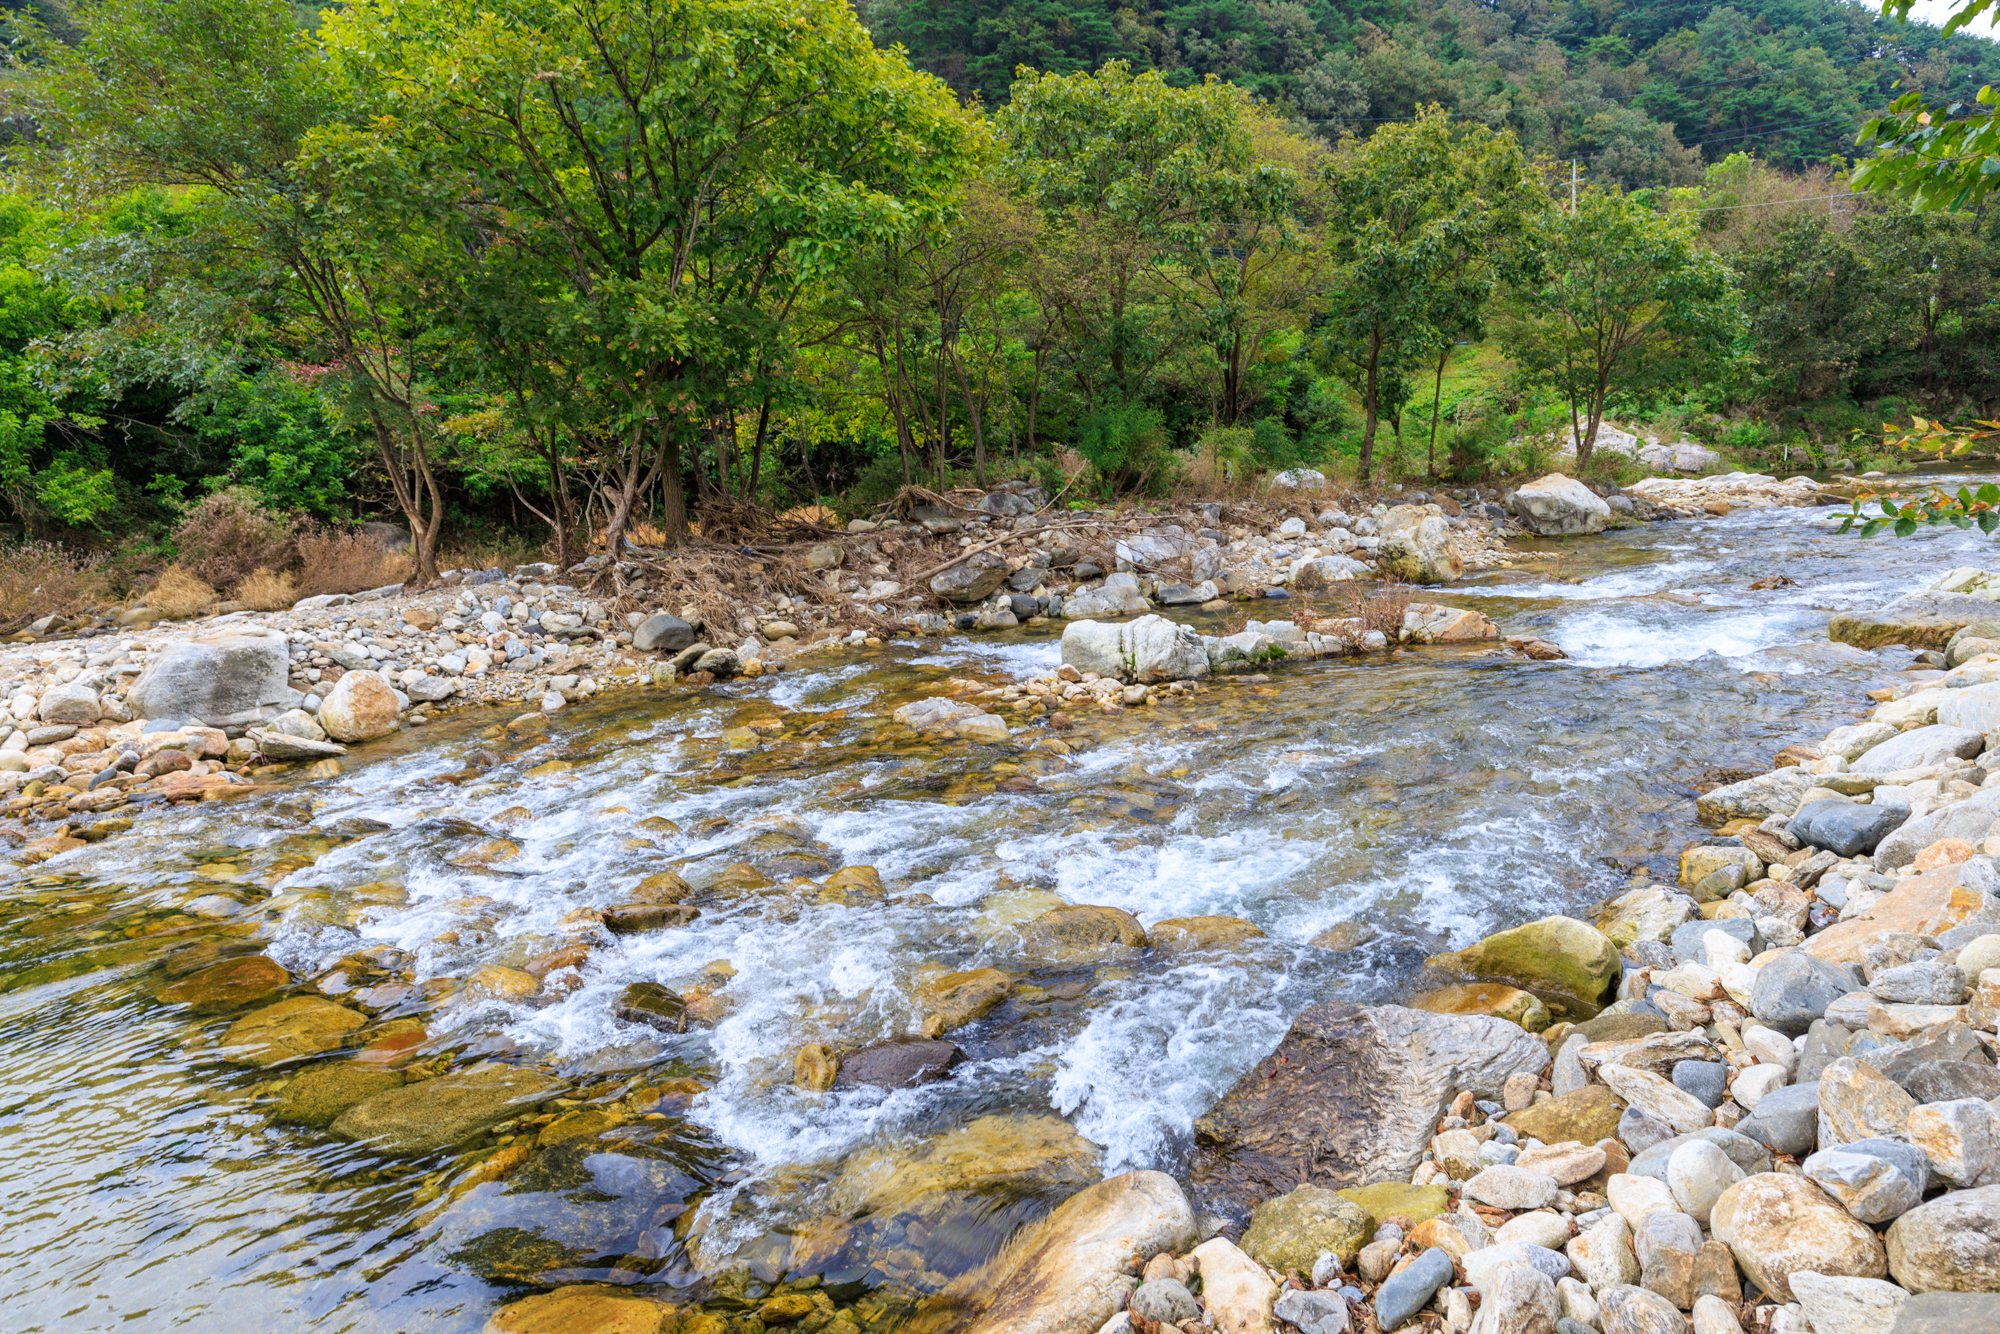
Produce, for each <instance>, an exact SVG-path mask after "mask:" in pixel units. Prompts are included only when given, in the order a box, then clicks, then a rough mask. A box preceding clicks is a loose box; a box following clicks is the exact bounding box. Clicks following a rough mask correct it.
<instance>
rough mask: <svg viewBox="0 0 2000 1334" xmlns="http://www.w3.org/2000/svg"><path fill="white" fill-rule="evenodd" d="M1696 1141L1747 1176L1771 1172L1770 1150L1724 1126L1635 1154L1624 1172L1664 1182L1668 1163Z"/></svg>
mask: <svg viewBox="0 0 2000 1334" xmlns="http://www.w3.org/2000/svg"><path fill="white" fill-rule="evenodd" d="M1697 1140H1700V1141H1702V1142H1703V1143H1706V1144H1711V1145H1713V1146H1715V1147H1716V1148H1717V1149H1720V1150H1721V1151H1722V1153H1723V1155H1724V1156H1725V1157H1727V1158H1728V1159H1729V1161H1730V1162H1732V1163H1734V1164H1736V1166H1737V1167H1739V1168H1741V1169H1742V1170H1743V1172H1744V1173H1745V1174H1746V1175H1754V1174H1756V1173H1758V1172H1768V1171H1770V1170H1771V1151H1770V1150H1769V1149H1767V1148H1765V1147H1764V1146H1763V1145H1762V1144H1760V1143H1758V1142H1757V1141H1756V1140H1754V1139H1751V1138H1750V1137H1749V1136H1747V1135H1743V1134H1739V1133H1738V1132H1736V1131H1734V1130H1731V1129H1728V1128H1727V1127H1725V1126H1705V1127H1703V1128H1702V1129H1700V1130H1696V1131H1693V1132H1691V1133H1689V1134H1685V1135H1676V1136H1674V1137H1673V1138H1672V1139H1669V1140H1665V1141H1663V1142H1661V1143H1659V1144H1655V1145H1653V1146H1652V1147H1650V1148H1648V1149H1645V1150H1643V1151H1641V1152H1639V1153H1636V1154H1634V1155H1633V1156H1632V1160H1631V1163H1630V1165H1629V1166H1627V1167H1626V1169H1625V1170H1626V1172H1627V1174H1629V1175H1631V1176H1645V1177H1652V1178H1654V1179H1655V1180H1657V1181H1665V1180H1666V1179H1667V1164H1668V1163H1669V1162H1671V1161H1672V1160H1673V1156H1674V1154H1675V1153H1676V1152H1677V1151H1679V1149H1680V1148H1681V1146H1682V1145H1685V1144H1692V1143H1694V1142H1695V1141H1697Z"/></svg>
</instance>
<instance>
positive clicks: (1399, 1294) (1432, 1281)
mask: <svg viewBox="0 0 2000 1334" xmlns="http://www.w3.org/2000/svg"><path fill="white" fill-rule="evenodd" d="M1451 1277H1452V1263H1451V1257H1450V1256H1449V1255H1447V1254H1445V1252H1443V1251H1442V1250H1439V1249H1438V1248H1437V1247H1435V1246H1433V1247H1431V1248H1430V1249H1428V1250H1426V1251H1425V1252H1424V1253H1423V1254H1421V1255H1419V1256H1418V1257H1417V1258H1416V1259H1415V1260H1412V1261H1411V1262H1410V1263H1409V1264H1407V1265H1405V1266H1404V1267H1403V1268H1402V1269H1401V1270H1400V1271H1398V1272H1397V1273H1394V1274H1391V1275H1390V1276H1389V1277H1388V1278H1387V1279H1385V1280H1383V1283H1382V1286H1381V1287H1380V1288H1378V1289H1376V1291H1375V1322H1376V1326H1377V1328H1379V1329H1383V1330H1396V1329H1401V1328H1402V1327H1403V1325H1404V1324H1405V1323H1406V1322H1407V1321H1408V1320H1409V1319H1410V1317H1412V1316H1414V1315H1415V1314H1416V1313H1417V1312H1418V1311H1421V1310H1423V1308H1424V1307H1425V1306H1426V1305H1428V1304H1429V1302H1430V1300H1431V1297H1432V1296H1433V1295H1435V1294H1436V1292H1437V1290H1438V1289H1439V1288H1441V1287H1443V1286H1444V1285H1445V1284H1446V1283H1448V1282H1450V1281H1451Z"/></svg>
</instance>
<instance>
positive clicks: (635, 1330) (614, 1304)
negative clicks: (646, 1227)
mask: <svg viewBox="0 0 2000 1334" xmlns="http://www.w3.org/2000/svg"><path fill="white" fill-rule="evenodd" d="M674 1313H675V1308H674V1307H672V1306H669V1305H667V1304H666V1303H664V1302H656V1301H653V1300H651V1299H650V1298H646V1297H635V1296H633V1295H632V1294H631V1293H630V1292H629V1291H626V1290H625V1289H622V1288H611V1287H598V1286H596V1285H595V1284H589V1285H580V1286H577V1287H569V1288H557V1289H556V1290H555V1291H553V1292H539V1293H536V1294H535V1295H534V1296H532V1297H523V1298H522V1299H521V1300H520V1301H518V1302H512V1303H510V1304H508V1305H506V1306H503V1307H501V1308H500V1309H499V1310H498V1311H495V1312H494V1313H493V1317H492V1319H490V1320H488V1321H487V1322H486V1326H485V1328H484V1329H483V1330H482V1331H481V1334H662V1332H663V1331H664V1330H666V1329H667V1328H668V1327H669V1326H670V1325H672V1323H673V1318H674Z"/></svg>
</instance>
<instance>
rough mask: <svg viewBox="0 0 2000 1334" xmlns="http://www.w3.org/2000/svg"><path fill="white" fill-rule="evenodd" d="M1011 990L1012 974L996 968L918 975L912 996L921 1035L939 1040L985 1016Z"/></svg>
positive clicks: (1005, 997) (1004, 998)
mask: <svg viewBox="0 0 2000 1334" xmlns="http://www.w3.org/2000/svg"><path fill="white" fill-rule="evenodd" d="M1013 989H1014V978H1013V977H1012V975H1011V974H1008V973H1003V972H1001V971H1000V970H999V969H998V968H974V969H969V970H967V971H963V972H956V973H946V972H925V973H920V974H919V975H918V977H917V980H916V982H915V983H914V984H913V985H912V987H911V994H912V996H913V997H914V998H915V1000H916V1002H917V1004H918V1006H919V1007H920V1008H921V1009H922V1011H923V1013H924V1020H923V1031H924V1036H926V1037H938V1036H940V1035H942V1034H945V1033H949V1032H951V1031H952V1030H954V1029H958V1028H963V1027H965V1025H967V1024H969V1023H971V1022H972V1021H973V1020H975V1019H978V1018H980V1017H981V1016H983V1015H985V1014H987V1013H988V1012H990V1011H991V1010H992V1009H993V1008H994V1007H995V1006H997V1005H998V1004H1000V1002H1001V1001H1003V1000H1006V999H1007V996H1008V995H1009V993H1011V992H1012V991H1013Z"/></svg>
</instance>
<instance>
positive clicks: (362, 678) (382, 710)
mask: <svg viewBox="0 0 2000 1334" xmlns="http://www.w3.org/2000/svg"><path fill="white" fill-rule="evenodd" d="M319 725H320V726H321V727H323V728H325V729H326V734H327V735H328V736H330V737H332V738H333V739H334V740H335V741H348V742H353V741H371V740H373V739H374V738H376V737H378V736H387V735H388V734H389V733H391V732H393V731H395V730H396V688H395V687H394V686H392V685H390V684H389V683H388V681H386V680H384V679H383V677H382V674H381V673H380V672H374V671H359V672H348V673H346V674H345V675H343V676H342V677H341V678H340V680H339V681H337V682H335V683H334V687H333V689H332V690H329V691H328V692H327V694H326V700H325V702H324V703H322V704H321V705H320V707H319Z"/></svg>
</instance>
